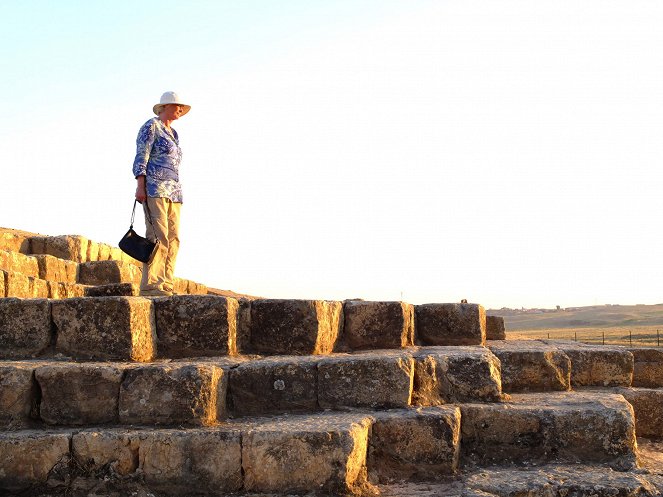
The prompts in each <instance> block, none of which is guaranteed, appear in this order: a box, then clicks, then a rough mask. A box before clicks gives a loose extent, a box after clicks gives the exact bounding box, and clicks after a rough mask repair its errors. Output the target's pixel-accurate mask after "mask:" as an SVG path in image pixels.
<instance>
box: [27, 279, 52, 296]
mask: <svg viewBox="0 0 663 497" xmlns="http://www.w3.org/2000/svg"><path fill="white" fill-rule="evenodd" d="M28 284H29V288H30V290H29V292H30V298H32V299H47V298H48V295H49V288H48V282H47V281H46V280H42V279H39V278H32V277H30V278H28Z"/></svg>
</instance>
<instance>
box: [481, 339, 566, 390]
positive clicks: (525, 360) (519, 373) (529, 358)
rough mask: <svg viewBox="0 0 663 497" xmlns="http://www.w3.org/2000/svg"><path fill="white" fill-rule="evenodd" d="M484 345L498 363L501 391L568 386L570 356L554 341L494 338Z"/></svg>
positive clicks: (553, 388) (555, 388) (559, 388)
mask: <svg viewBox="0 0 663 497" xmlns="http://www.w3.org/2000/svg"><path fill="white" fill-rule="evenodd" d="M488 348H489V349H490V351H491V352H492V353H493V354H495V355H496V356H497V358H498V359H499V360H500V363H501V365H502V389H503V390H504V391H505V392H545V391H550V390H559V391H565V390H570V389H571V360H570V359H569V358H568V356H567V355H566V354H565V353H564V352H562V351H561V350H559V349H558V348H557V347H555V346H554V345H550V344H545V343H542V342H539V341H536V340H506V341H505V340H494V341H491V342H490V343H489V344H488Z"/></svg>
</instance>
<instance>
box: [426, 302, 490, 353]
mask: <svg viewBox="0 0 663 497" xmlns="http://www.w3.org/2000/svg"><path fill="white" fill-rule="evenodd" d="M415 315H416V320H415V330H416V331H415V334H416V338H417V339H418V340H420V341H421V343H422V344H423V345H483V344H484V343H485V341H486V312H485V311H484V308H483V307H482V306H480V305H478V304H423V305H417V306H415Z"/></svg>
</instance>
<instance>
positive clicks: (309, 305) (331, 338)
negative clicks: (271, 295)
mask: <svg viewBox="0 0 663 497" xmlns="http://www.w3.org/2000/svg"><path fill="white" fill-rule="evenodd" d="M342 311H343V305H342V304H341V302H328V301H323V300H279V299H274V300H272V299H265V300H254V301H253V302H252V303H251V347H252V349H253V350H254V351H255V352H257V353H262V354H296V355H306V354H328V353H330V352H331V351H332V350H333V349H334V345H335V343H336V339H337V338H338V334H339V331H340V322H341V314H342Z"/></svg>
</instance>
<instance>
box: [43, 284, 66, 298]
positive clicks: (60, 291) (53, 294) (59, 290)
mask: <svg viewBox="0 0 663 497" xmlns="http://www.w3.org/2000/svg"><path fill="white" fill-rule="evenodd" d="M46 284H47V285H48V298H49V299H63V298H65V296H66V290H65V288H64V285H65V284H64V283H60V282H58V281H47V282H46Z"/></svg>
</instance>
